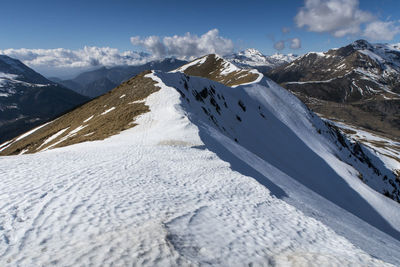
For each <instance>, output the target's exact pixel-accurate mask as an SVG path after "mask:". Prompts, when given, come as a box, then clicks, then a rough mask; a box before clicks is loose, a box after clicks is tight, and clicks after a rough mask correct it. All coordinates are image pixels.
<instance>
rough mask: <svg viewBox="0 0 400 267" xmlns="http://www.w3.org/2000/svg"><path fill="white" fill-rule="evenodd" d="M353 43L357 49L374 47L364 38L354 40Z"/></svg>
mask: <svg viewBox="0 0 400 267" xmlns="http://www.w3.org/2000/svg"><path fill="white" fill-rule="evenodd" d="M351 45H352V46H353V47H354V48H355V49H357V50H363V49H368V50H370V49H373V47H372V45H371V44H370V43H369V42H368V41H366V40H362V39H361V40H357V41H354V42H353V43H352V44H351Z"/></svg>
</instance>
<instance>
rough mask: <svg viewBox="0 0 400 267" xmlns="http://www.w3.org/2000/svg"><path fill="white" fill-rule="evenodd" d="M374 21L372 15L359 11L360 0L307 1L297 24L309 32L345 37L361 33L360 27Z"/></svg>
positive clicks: (296, 18)
mask: <svg viewBox="0 0 400 267" xmlns="http://www.w3.org/2000/svg"><path fill="white" fill-rule="evenodd" d="M373 19H374V16H373V15H372V14H371V13H369V12H366V11H362V10H360V9H359V3H358V0H305V6H304V7H302V8H301V9H300V11H299V12H298V13H297V15H296V17H295V22H296V24H297V26H298V27H306V28H307V29H308V30H309V31H313V32H329V33H331V34H333V35H334V36H336V37H343V36H345V35H347V34H357V33H359V32H360V30H361V29H360V25H361V24H363V23H366V22H369V21H372V20H373Z"/></svg>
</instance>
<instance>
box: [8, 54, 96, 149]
mask: <svg viewBox="0 0 400 267" xmlns="http://www.w3.org/2000/svg"><path fill="white" fill-rule="evenodd" d="M87 100H88V98H86V97H84V96H82V95H80V94H77V93H75V92H73V91H71V90H69V89H67V88H65V87H62V86H60V85H58V84H56V83H53V82H51V81H49V80H47V79H46V78H45V77H43V76H42V75H40V74H39V73H37V72H35V71H33V70H32V69H30V68H29V67H27V66H26V65H24V64H23V63H21V62H20V61H19V60H16V59H12V58H10V57H7V56H4V55H0V142H4V141H6V140H8V139H10V138H13V137H15V136H17V135H19V134H21V133H23V132H25V131H27V130H28V129H30V128H32V127H34V126H36V125H40V124H42V123H43V122H46V121H47V120H49V119H53V118H55V117H56V116H59V115H60V114H62V113H64V112H66V111H69V110H71V109H72V108H74V107H76V106H78V105H80V104H82V103H84V102H86V101H87Z"/></svg>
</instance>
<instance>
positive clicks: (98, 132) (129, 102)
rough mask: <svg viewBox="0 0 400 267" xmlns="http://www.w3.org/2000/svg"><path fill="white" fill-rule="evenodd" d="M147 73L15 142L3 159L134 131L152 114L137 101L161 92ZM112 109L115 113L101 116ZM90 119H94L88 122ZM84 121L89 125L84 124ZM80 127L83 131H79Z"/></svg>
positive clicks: (2, 152)
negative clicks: (141, 118)
mask: <svg viewBox="0 0 400 267" xmlns="http://www.w3.org/2000/svg"><path fill="white" fill-rule="evenodd" d="M147 73H150V72H149V71H147V72H143V73H141V74H139V75H138V76H136V77H133V78H131V79H130V80H128V81H126V82H124V83H122V84H121V85H119V86H118V87H116V88H114V89H113V90H111V91H110V92H108V93H107V94H105V95H102V96H100V97H98V98H95V99H94V100H92V101H90V102H88V103H86V104H85V105H83V106H80V107H78V108H76V109H74V110H73V111H71V112H69V113H67V114H65V115H63V116H61V117H59V118H58V119H56V120H54V121H53V122H51V123H49V124H47V125H46V126H44V127H42V128H40V129H39V130H37V131H35V132H34V133H32V134H30V135H28V136H27V137H25V138H22V139H21V140H19V141H14V142H13V143H12V144H11V145H10V146H9V147H7V148H6V149H4V150H3V151H1V152H0V155H2V156H4V155H14V154H19V153H20V152H22V151H25V153H34V152H38V151H41V150H43V149H46V148H49V147H51V148H54V147H63V146H68V145H72V144H77V143H80V142H85V141H94V140H102V139H105V138H107V137H109V136H112V135H115V134H117V133H119V132H121V131H123V130H125V129H128V128H131V127H134V126H135V123H134V118H135V117H136V116H138V115H140V114H142V113H145V112H147V111H149V108H148V106H146V105H145V104H144V103H143V102H136V103H135V101H140V100H143V99H145V98H146V97H147V96H149V95H150V94H151V93H154V92H156V91H158V90H159V88H158V87H156V86H155V85H154V84H155V82H154V81H153V80H152V79H151V78H147V77H144V76H145V75H146V74H147ZM124 95H125V96H124ZM112 107H115V109H113V110H112V111H109V112H108V113H106V114H102V113H104V112H105V111H106V110H108V109H110V108H112ZM91 116H93V117H92V118H91V119H90V120H87V119H88V118H90V117H91ZM85 120H87V121H86V122H85ZM79 127H84V128H81V130H79ZM64 129H65V130H64ZM62 130H64V132H62V134H60V135H59V136H57V138H54V139H53V140H51V141H48V143H46V144H44V142H45V141H46V140H48V138H50V137H51V136H53V135H54V134H56V133H60V131H62ZM74 130H75V131H76V132H75V133H74ZM78 130H79V131H78ZM14 140H15V139H14Z"/></svg>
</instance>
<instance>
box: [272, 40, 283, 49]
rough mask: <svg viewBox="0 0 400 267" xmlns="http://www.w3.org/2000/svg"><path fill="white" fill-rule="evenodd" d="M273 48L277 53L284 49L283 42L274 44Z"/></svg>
mask: <svg viewBox="0 0 400 267" xmlns="http://www.w3.org/2000/svg"><path fill="white" fill-rule="evenodd" d="M274 48H275V49H276V50H278V51H280V50H283V49H284V48H285V41H278V42H275V43H274Z"/></svg>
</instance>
